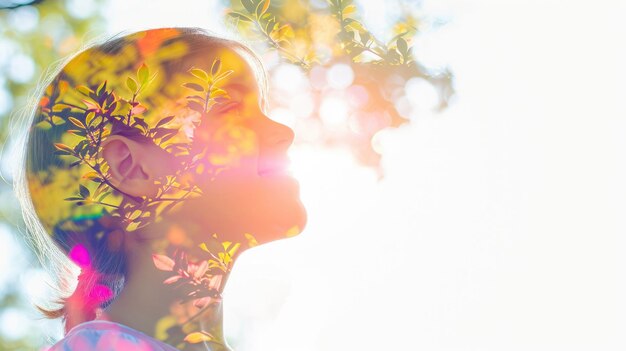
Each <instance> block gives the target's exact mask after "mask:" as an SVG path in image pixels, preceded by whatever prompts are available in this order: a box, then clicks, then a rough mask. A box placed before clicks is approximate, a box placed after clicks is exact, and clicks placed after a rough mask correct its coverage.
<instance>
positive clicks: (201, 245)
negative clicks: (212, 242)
mask: <svg viewBox="0 0 626 351" xmlns="http://www.w3.org/2000/svg"><path fill="white" fill-rule="evenodd" d="M200 248H201V249H202V250H204V251H206V252H209V253H210V252H211V251H209V248H208V247H206V244H205V243H202V244H200Z"/></svg>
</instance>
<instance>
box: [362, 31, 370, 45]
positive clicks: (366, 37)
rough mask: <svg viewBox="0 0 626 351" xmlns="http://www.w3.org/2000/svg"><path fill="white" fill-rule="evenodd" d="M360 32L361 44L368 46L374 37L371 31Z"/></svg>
mask: <svg viewBox="0 0 626 351" xmlns="http://www.w3.org/2000/svg"><path fill="white" fill-rule="evenodd" d="M359 34H360V35H361V44H363V45H365V46H367V43H368V42H369V41H370V39H371V38H372V35H371V34H370V32H367V31H365V32H360V33H359Z"/></svg>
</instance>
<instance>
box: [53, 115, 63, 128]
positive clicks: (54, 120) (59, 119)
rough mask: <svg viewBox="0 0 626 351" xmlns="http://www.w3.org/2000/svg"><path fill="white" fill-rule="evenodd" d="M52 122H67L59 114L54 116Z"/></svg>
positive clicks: (57, 123) (55, 123) (58, 123)
mask: <svg viewBox="0 0 626 351" xmlns="http://www.w3.org/2000/svg"><path fill="white" fill-rule="evenodd" d="M52 123H53V124H54V125H55V126H58V125H61V124H63V123H65V119H63V118H61V117H59V116H52Z"/></svg>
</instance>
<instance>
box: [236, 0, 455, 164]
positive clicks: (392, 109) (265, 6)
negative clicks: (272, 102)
mask: <svg viewBox="0 0 626 351" xmlns="http://www.w3.org/2000/svg"><path fill="white" fill-rule="evenodd" d="M275 3H276V4H275ZM230 4H231V8H232V10H231V11H230V12H229V13H228V16H229V18H230V20H231V23H233V25H234V26H236V28H237V29H238V30H239V31H240V32H241V33H242V34H243V35H244V36H246V37H247V38H248V39H250V40H255V41H256V42H257V44H258V47H259V50H266V49H269V50H274V51H276V52H277V53H279V55H280V56H281V57H282V58H283V59H284V60H285V61H286V62H288V63H290V64H294V65H297V66H298V67H300V68H301V69H302V70H303V71H304V72H305V73H307V74H317V72H328V70H329V69H331V68H332V67H333V66H335V65H337V64H347V65H349V66H350V69H351V70H352V72H353V75H354V77H353V80H352V82H351V83H352V84H351V86H357V87H358V89H363V90H364V91H365V93H366V95H367V96H368V98H367V100H368V101H367V102H364V103H362V104H361V105H360V106H357V107H355V108H354V109H353V111H350V115H349V116H348V117H347V120H346V121H345V122H343V123H344V124H343V125H342V128H340V130H337V128H332V126H328V125H327V123H326V122H325V121H324V118H323V117H321V116H320V110H319V106H321V105H322V102H323V100H324V99H325V98H326V97H328V96H332V95H333V94H335V95H336V94H337V92H336V91H332V90H331V91H329V88H328V86H314V87H313V89H311V92H310V97H311V98H312V100H313V101H314V104H313V105H314V106H315V107H316V108H315V110H314V111H313V113H312V115H311V117H312V118H313V119H314V120H316V122H315V123H314V124H312V123H311V122H310V121H307V122H306V124H305V122H301V123H302V124H301V125H300V130H303V131H306V130H307V129H311V127H316V126H318V125H321V135H320V136H319V137H318V139H317V140H314V142H319V143H326V144H327V145H332V146H334V147H346V148H348V149H350V150H352V151H353V153H354V154H355V156H357V158H358V160H359V161H360V162H361V163H362V164H364V165H367V166H370V167H374V168H375V169H377V170H378V172H379V173H380V174H381V175H382V169H381V168H380V155H379V154H378V153H377V152H375V151H374V148H373V146H372V139H373V138H374V136H375V134H376V133H378V132H379V131H381V130H383V129H385V128H396V127H399V126H401V125H403V124H405V123H408V122H410V116H407V115H406V112H403V113H401V112H400V111H399V110H398V108H397V107H396V100H397V98H398V97H397V95H398V94H397V92H398V91H399V90H404V89H403V88H404V84H405V83H406V82H407V81H408V80H409V79H411V78H416V77H417V78H421V79H424V80H425V81H427V82H429V83H430V84H432V86H433V87H435V88H436V89H437V91H438V94H439V100H440V101H439V109H443V108H445V107H446V106H447V102H448V99H449V98H450V96H451V95H452V94H453V89H452V74H451V72H450V71H449V70H443V71H440V72H435V71H430V70H428V69H426V68H424V67H423V66H422V65H421V64H420V63H419V61H418V59H417V58H416V57H415V54H414V50H413V48H412V38H414V37H415V36H416V35H417V34H418V32H419V27H418V23H419V21H418V19H417V18H416V17H415V16H413V14H412V12H411V11H405V12H404V13H405V15H404V17H403V18H399V19H398V20H397V22H396V25H395V26H394V29H393V31H394V33H393V37H392V38H391V39H389V40H387V41H383V40H381V39H379V38H377V36H376V35H374V34H373V33H372V32H371V31H369V30H368V29H367V26H366V25H365V24H364V23H363V22H362V21H360V20H359V16H358V13H359V9H358V7H357V4H355V3H354V2H353V0H326V1H325V6H321V5H320V4H319V2H315V3H314V2H313V1H298V0H284V1H280V2H278V1H274V2H272V1H271V0H231V1H230ZM348 90H349V89H348V88H347V87H346V88H345V89H344V91H348ZM277 105H280V102H279V103H277ZM296 134H298V130H296ZM302 134H306V133H302Z"/></svg>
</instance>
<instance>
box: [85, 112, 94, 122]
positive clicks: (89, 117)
mask: <svg viewBox="0 0 626 351" xmlns="http://www.w3.org/2000/svg"><path fill="white" fill-rule="evenodd" d="M95 117H96V113H95V112H93V111H92V112H89V113H88V114H87V117H85V123H86V124H87V125H90V124H91V121H93V119H94V118H95Z"/></svg>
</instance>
